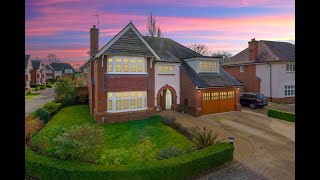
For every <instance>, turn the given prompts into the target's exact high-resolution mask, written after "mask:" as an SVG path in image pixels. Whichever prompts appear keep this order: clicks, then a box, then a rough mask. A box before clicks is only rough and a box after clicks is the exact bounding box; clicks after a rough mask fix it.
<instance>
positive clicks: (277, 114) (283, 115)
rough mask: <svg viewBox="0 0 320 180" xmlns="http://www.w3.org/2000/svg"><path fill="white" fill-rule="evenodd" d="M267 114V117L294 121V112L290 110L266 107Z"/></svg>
mask: <svg viewBox="0 0 320 180" xmlns="http://www.w3.org/2000/svg"><path fill="white" fill-rule="evenodd" d="M267 114H268V116H269V117H274V118H278V119H282V120H286V121H291V122H295V114H294V113H291V112H285V111H279V110H276V109H268V111H267Z"/></svg>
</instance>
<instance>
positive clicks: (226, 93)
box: [202, 90, 236, 115]
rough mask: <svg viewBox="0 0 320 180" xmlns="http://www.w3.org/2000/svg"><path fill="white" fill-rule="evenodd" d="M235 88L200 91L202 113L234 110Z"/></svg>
mask: <svg viewBox="0 0 320 180" xmlns="http://www.w3.org/2000/svg"><path fill="white" fill-rule="evenodd" d="M235 104H236V101H235V90H204V91H202V114H203V115H205V114H214V113H220V112H228V111H235V107H236V106H235Z"/></svg>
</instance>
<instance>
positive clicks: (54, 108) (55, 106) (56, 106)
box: [43, 102, 62, 115]
mask: <svg viewBox="0 0 320 180" xmlns="http://www.w3.org/2000/svg"><path fill="white" fill-rule="evenodd" d="M61 106H62V105H61V103H55V102H49V103H46V104H44V105H43V109H45V110H47V111H49V112H50V114H51V115H54V114H55V113H57V112H58V111H59V110H60V109H61Z"/></svg>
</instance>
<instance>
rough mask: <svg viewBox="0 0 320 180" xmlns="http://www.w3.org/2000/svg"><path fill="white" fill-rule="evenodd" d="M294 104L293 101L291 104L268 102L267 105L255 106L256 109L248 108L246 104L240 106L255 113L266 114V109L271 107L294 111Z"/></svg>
mask: <svg viewBox="0 0 320 180" xmlns="http://www.w3.org/2000/svg"><path fill="white" fill-rule="evenodd" d="M295 107H296V105H295V103H292V104H280V103H272V102H268V105H267V106H265V107H262V108H256V109H250V108H249V107H248V106H242V107H241V108H242V109H244V110H247V111H252V112H256V113H261V114H267V110H268V109H269V108H271V109H277V110H280V111H286V112H292V113H295V111H296V108H295Z"/></svg>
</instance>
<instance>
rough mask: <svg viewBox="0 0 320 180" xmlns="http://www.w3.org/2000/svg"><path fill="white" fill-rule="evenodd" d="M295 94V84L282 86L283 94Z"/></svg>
mask: <svg viewBox="0 0 320 180" xmlns="http://www.w3.org/2000/svg"><path fill="white" fill-rule="evenodd" d="M294 95H295V85H290V86H288V85H286V86H284V96H294Z"/></svg>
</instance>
